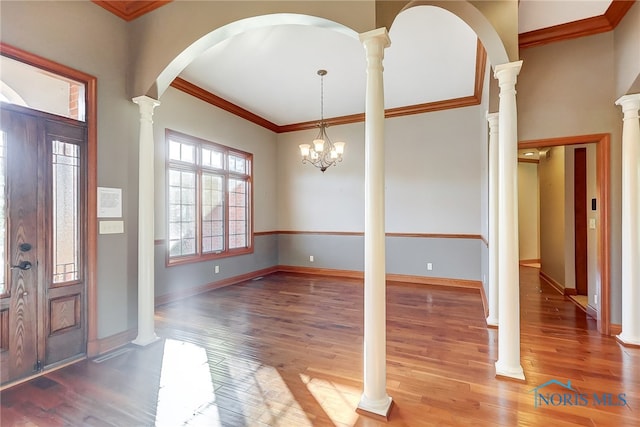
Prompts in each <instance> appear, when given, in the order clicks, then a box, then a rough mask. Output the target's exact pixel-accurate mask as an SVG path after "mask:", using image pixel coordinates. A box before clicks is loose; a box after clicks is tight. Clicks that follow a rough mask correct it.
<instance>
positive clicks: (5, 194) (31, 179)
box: [0, 104, 86, 384]
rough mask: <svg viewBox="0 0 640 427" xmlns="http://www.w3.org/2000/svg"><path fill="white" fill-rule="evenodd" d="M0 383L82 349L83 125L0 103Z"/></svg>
mask: <svg viewBox="0 0 640 427" xmlns="http://www.w3.org/2000/svg"><path fill="white" fill-rule="evenodd" d="M0 113H1V118H0V119H1V120H0V187H1V188H0V215H1V216H0V251H1V252H3V257H4V261H5V266H4V268H2V269H0V270H1V271H2V272H1V273H0V364H1V367H0V376H1V377H0V383H2V384H6V383H9V382H13V381H15V380H18V379H20V378H24V377H26V376H29V375H32V374H36V373H38V372H39V371H41V370H43V369H46V368H48V367H53V366H55V365H56V364H59V363H61V362H65V361H68V360H72V359H74V358H77V357H81V356H82V355H84V354H85V353H86V314H85V293H86V290H85V280H84V269H85V267H84V266H85V255H84V253H85V241H86V231H85V224H86V173H85V170H86V166H85V164H86V160H85V159H86V154H85V152H86V128H85V126H84V123H82V122H76V121H74V120H69V119H64V118H59V117H57V116H53V115H50V114H46V113H39V112H36V111H32V110H28V109H25V108H22V107H16V106H9V105H5V104H2V107H1V110H0Z"/></svg>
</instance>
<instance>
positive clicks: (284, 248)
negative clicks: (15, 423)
mask: <svg viewBox="0 0 640 427" xmlns="http://www.w3.org/2000/svg"><path fill="white" fill-rule="evenodd" d="M483 246H484V247H486V246H485V245H484V243H483V242H482V240H480V239H450V238H429V237H396V236H387V238H386V270H387V273H388V274H406V275H411V276H422V277H438V278H453V279H465V280H478V281H480V280H482V272H481V263H482V256H481V253H482V247H483ZM278 253H279V258H278V259H279V263H280V264H282V265H293V266H301V267H312V268H329V269H338V270H351V271H363V269H364V237H363V236H351V235H346V236H345V235H323V234H281V235H280V236H279V241H278ZM310 255H313V257H314V261H313V262H311V261H309V256H310ZM428 262H430V263H432V264H433V270H432V271H428V270H427V263H428Z"/></svg>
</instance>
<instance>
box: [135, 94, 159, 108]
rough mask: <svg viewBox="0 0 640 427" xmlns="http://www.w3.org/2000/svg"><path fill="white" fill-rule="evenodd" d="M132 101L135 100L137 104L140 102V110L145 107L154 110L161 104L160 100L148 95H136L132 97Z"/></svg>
mask: <svg viewBox="0 0 640 427" xmlns="http://www.w3.org/2000/svg"><path fill="white" fill-rule="evenodd" d="M131 101H133V102H134V103H135V104H138V105H139V106H140V110H143V109H145V110H150V111H153V109H154V108H156V107H157V106H158V105H160V101H158V100H157V99H153V98H151V97H149V96H146V95H142V96H136V97H135V98H132V99H131Z"/></svg>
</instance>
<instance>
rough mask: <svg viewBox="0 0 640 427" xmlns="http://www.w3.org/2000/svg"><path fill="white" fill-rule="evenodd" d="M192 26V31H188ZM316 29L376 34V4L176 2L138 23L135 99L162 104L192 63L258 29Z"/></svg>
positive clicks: (134, 23)
mask: <svg viewBox="0 0 640 427" xmlns="http://www.w3.org/2000/svg"><path fill="white" fill-rule="evenodd" d="M185 23H188V25H185ZM281 24H294V25H307V26H309V25H311V26H318V27H321V28H331V29H335V30H336V31H341V32H343V33H349V34H350V35H351V34H352V33H353V34H357V33H362V32H365V31H369V30H372V29H375V3H374V2H373V1H339V2H334V1H331V2H328V1H303V2H297V1H296V2H293V1H288V2H282V1H237V2H176V1H174V2H171V3H168V4H166V5H165V6H163V7H161V8H158V9H156V10H154V11H153V13H149V14H146V15H144V16H141V17H140V18H138V19H136V20H134V21H132V22H131V23H130V25H131V32H130V34H131V40H132V52H131V54H132V58H133V59H134V60H133V63H132V65H131V72H132V76H133V79H132V81H131V87H130V91H131V95H132V96H138V95H141V94H145V95H147V96H150V97H153V98H156V99H158V98H159V97H160V96H161V95H162V93H163V92H164V90H166V88H167V87H168V85H169V84H170V82H171V81H172V80H173V78H175V77H176V76H177V75H178V74H179V72H180V70H181V69H183V68H184V66H186V65H187V64H188V63H189V61H190V60H192V59H193V58H195V57H197V56H198V55H200V54H201V53H202V52H204V51H205V50H206V49H208V48H210V47H211V46H213V45H215V43H219V41H220V40H223V39H225V38H228V37H231V36H233V35H235V34H238V33H240V32H243V31H246V30H248V29H252V28H260V27H261V26H262V27H264V26H266V25H281Z"/></svg>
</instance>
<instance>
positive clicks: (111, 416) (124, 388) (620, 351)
mask: <svg viewBox="0 0 640 427" xmlns="http://www.w3.org/2000/svg"><path fill="white" fill-rule="evenodd" d="M521 278H522V279H521V301H522V303H521V307H522V309H521V315H522V335H521V337H522V338H521V348H522V364H523V368H524V371H525V375H526V377H527V380H526V383H521V382H516V381H509V380H498V379H496V378H495V369H494V362H495V360H496V358H497V344H496V342H497V330H495V329H489V328H487V327H486V323H485V320H484V314H483V308H482V302H481V298H480V295H479V294H478V292H477V291H475V290H470V289H456V290H452V289H448V288H442V287H433V286H425V285H410V284H400V283H391V282H390V283H389V284H388V286H387V296H388V304H387V342H388V345H387V359H388V361H387V386H388V392H389V394H390V395H391V396H392V397H393V399H394V402H395V406H394V408H393V410H392V412H391V418H390V421H389V422H388V423H387V425H389V426H432V425H456V426H469V425H476V426H496V425H500V426H575V425H582V426H586V425H589V426H592V425H598V426H634V425H635V426H638V425H640V421H639V420H640V416H639V415H638V414H639V411H640V349H630V348H624V347H622V346H620V345H619V344H618V343H617V342H616V341H615V339H614V338H613V337H605V336H601V335H600V334H599V333H598V332H597V331H596V330H595V321H593V320H589V319H587V318H586V316H585V314H584V312H583V311H581V310H580V309H578V308H577V307H576V306H575V305H574V304H573V303H571V302H570V301H568V300H567V299H565V297H563V296H562V295H559V294H558V293H557V292H556V291H555V290H553V289H552V288H551V287H549V286H547V285H545V284H542V283H540V281H539V280H538V276H537V269H533V268H527V267H522V268H521ZM362 304H363V300H362V285H361V281H359V280H355V279H342V278H329V277H310V276H302V275H295V274H286V273H277V274H272V275H269V276H267V277H264V278H263V279H261V280H254V281H248V282H244V283H242V284H239V285H234V286H230V287H227V288H222V289H217V290H215V291H211V292H209V293H207V294H203V295H200V296H196V297H192V298H189V299H186V300H183V301H179V302H175V303H171V304H168V305H165V306H162V307H159V308H158V309H157V312H156V321H157V333H158V335H160V336H161V337H162V338H163V339H162V340H160V341H158V342H157V343H155V344H152V345H150V346H148V347H145V348H138V347H133V346H131V347H126V348H124V349H122V350H121V351H119V352H116V353H114V355H113V357H111V358H107V359H106V360H101V359H98V361H99V362H100V363H97V361H95V360H94V361H83V362H80V363H77V364H75V365H72V366H68V367H66V368H63V369H60V370H58V371H55V372H52V373H49V374H47V375H46V376H44V377H41V378H39V379H36V380H33V381H30V382H27V383H24V384H22V385H19V386H16V387H13V388H11V389H8V390H4V391H2V393H1V395H0V399H1V401H2V402H1V410H2V413H1V415H0V422H1V424H2V426H14V425H15V426H63V425H71V426H111V425H113V426H150V425H159V426H180V425H187V426H233V427H236V426H251V427H253V426H293V427H300V426H307V425H313V426H365V427H366V426H382V425H385V423H383V422H379V421H376V420H372V419H370V418H366V417H362V416H359V415H358V414H356V413H355V408H356V406H357V403H358V400H359V398H360V394H361V391H362V384H361V378H362V368H361V366H362V355H361V353H362V325H363V320H362ZM549 380H557V381H559V382H561V383H563V384H566V383H567V381H570V386H571V387H572V388H573V389H574V390H575V391H574V392H572V391H568V390H566V389H565V388H563V387H562V386H560V385H558V384H551V385H549V386H547V387H545V389H544V390H542V389H541V390H540V393H541V394H543V397H544V396H547V398H548V399H550V402H551V403H550V404H545V402H544V401H543V400H540V399H538V401H537V402H536V392H535V391H533V389H534V388H536V387H538V386H539V385H542V384H544V383H546V382H547V381H549ZM544 393H546V394H544ZM594 393H595V394H596V397H597V399H596V398H595V397H594ZM622 393H624V395H622V396H619V394H622ZM565 394H566V395H567V396H568V397H565V396H564V395H565ZM607 394H609V395H607ZM620 398H622V399H624V401H626V405H623V406H612V405H605V404H604V402H605V399H609V400H606V402H607V403H609V404H613V403H616V404H620V403H621V402H622V400H621V399H620ZM554 399H556V400H554ZM557 399H564V401H567V399H568V401H569V402H570V403H571V402H575V403H581V404H582V405H580V406H568V405H567V406H564V405H556V406H554V405H553V404H552V403H554V402H555V403H559V401H558V400H557ZM585 401H586V402H585ZM536 403H538V405H537V407H536ZM598 403H599V404H598Z"/></svg>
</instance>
